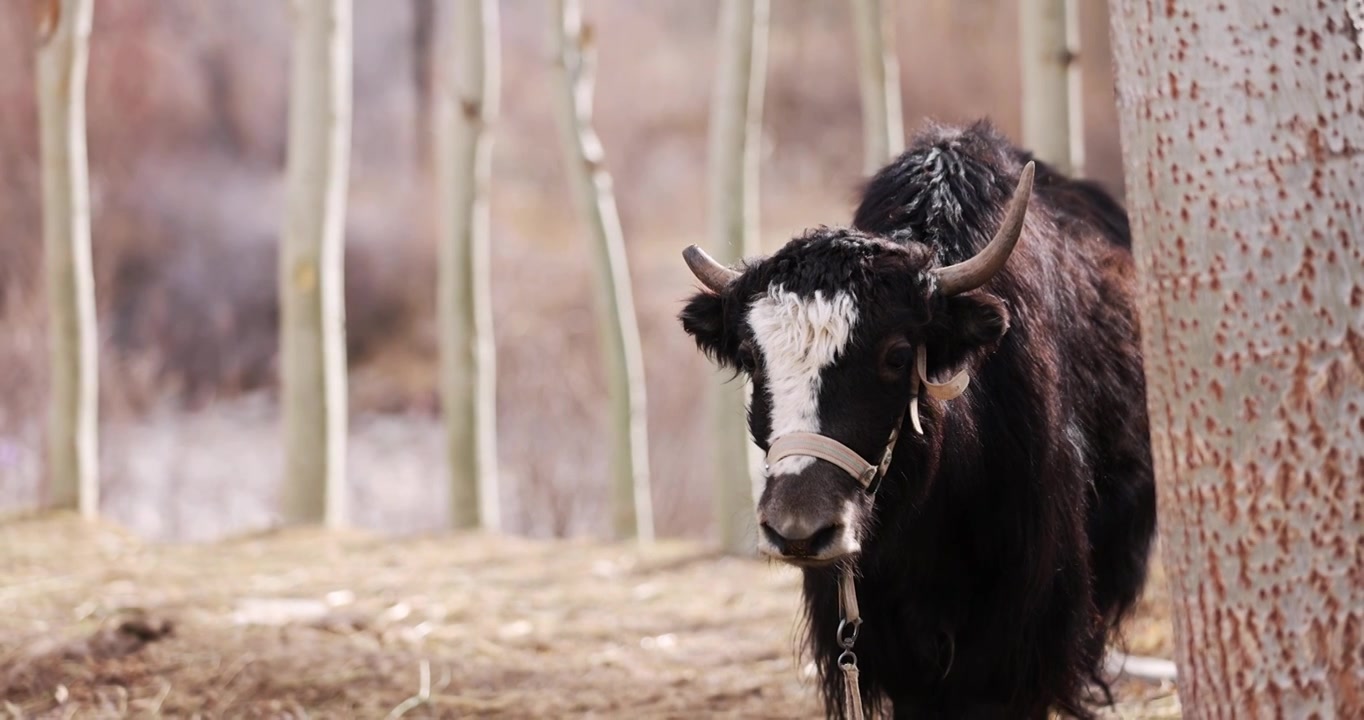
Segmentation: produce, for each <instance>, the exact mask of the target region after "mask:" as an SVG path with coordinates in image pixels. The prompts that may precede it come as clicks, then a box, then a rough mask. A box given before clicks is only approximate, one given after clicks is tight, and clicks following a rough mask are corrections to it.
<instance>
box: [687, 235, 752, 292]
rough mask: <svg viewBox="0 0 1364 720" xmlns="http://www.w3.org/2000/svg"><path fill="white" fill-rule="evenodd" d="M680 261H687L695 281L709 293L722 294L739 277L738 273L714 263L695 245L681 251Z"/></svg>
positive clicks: (713, 259) (713, 260)
mask: <svg viewBox="0 0 1364 720" xmlns="http://www.w3.org/2000/svg"><path fill="white" fill-rule="evenodd" d="M682 259H683V260H686V261H687V267H689V268H691V272H692V274H693V275H695V276H696V279H697V280H700V281H701V284H702V285H705V286H706V288H707V289H709V290H710V291H711V292H716V293H719V292H724V291H725V288H727V287H729V284H730V283H732V282H734V279H735V278H737V277H739V273H738V272H736V271H734V270H730V269H729V268H727V267H725V266H724V265H721V264H720V263H718V262H716V261H715V258H713V257H711V256H709V255H707V254H706V251H705V250H702V249H701V248H699V247H697V246H695V245H688V246H687V249H686V250H683V251H682Z"/></svg>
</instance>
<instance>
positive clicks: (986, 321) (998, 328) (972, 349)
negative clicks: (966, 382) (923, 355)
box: [928, 292, 1009, 371]
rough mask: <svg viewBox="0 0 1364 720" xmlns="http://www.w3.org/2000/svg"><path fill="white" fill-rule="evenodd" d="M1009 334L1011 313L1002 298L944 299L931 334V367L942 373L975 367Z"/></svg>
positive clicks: (973, 295)
mask: <svg viewBox="0 0 1364 720" xmlns="http://www.w3.org/2000/svg"><path fill="white" fill-rule="evenodd" d="M1008 331H1009V310H1008V308H1007V307H1006V306H1005V305H1004V301H1003V300H1001V299H1000V298H998V297H996V296H994V295H990V294H987V293H981V292H975V293H967V294H964V295H954V296H951V297H945V298H942V302H941V305H940V306H939V307H938V309H937V311H936V312H934V313H933V322H932V325H931V327H930V332H929V335H930V339H929V342H930V346H929V348H928V351H929V358H930V359H931V360H935V361H936V362H932V363H931V364H933V365H936V366H938V367H937V368H936V369H937V370H939V371H946V370H954V369H960V368H962V367H963V366H966V365H969V364H973V363H974V362H975V361H976V360H977V359H978V358H982V357H984V356H986V355H989V354H990V352H991V351H993V350H994V349H995V347H996V346H998V345H999V341H1000V340H1001V339H1002V338H1003V337H1004V334H1005V333H1007V332H1008Z"/></svg>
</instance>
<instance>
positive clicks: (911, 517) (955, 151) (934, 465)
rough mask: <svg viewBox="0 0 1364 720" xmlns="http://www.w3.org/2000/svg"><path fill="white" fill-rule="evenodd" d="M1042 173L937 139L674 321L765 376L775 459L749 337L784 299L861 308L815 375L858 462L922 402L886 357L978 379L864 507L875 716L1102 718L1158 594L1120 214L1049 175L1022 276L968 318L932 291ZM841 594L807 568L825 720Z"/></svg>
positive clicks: (829, 484) (828, 482)
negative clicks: (1132, 620)
mask: <svg viewBox="0 0 1364 720" xmlns="http://www.w3.org/2000/svg"><path fill="white" fill-rule="evenodd" d="M1030 159H1031V157H1030V156H1029V154H1028V153H1026V152H1023V151H1021V150H1018V149H1017V148H1015V147H1013V146H1012V145H1011V144H1010V143H1009V142H1007V141H1006V140H1005V139H1004V138H1003V137H1002V136H1000V135H999V134H998V133H997V132H996V131H995V130H993V129H992V128H991V127H990V126H989V125H987V124H984V123H979V124H976V125H973V126H970V127H968V128H964V129H950V128H936V127H935V128H931V129H929V130H927V131H925V132H923V133H921V134H920V135H919V136H918V137H917V138H916V139H915V140H914V142H913V143H912V144H911V147H910V149H909V150H908V151H907V152H905V153H904V154H903V155H902V156H900V158H898V159H897V160H895V161H894V162H892V163H891V164H890V165H888V166H887V167H886V168H885V169H883V170H882V171H881V172H880V173H878V174H877V175H876V176H875V177H873V178H872V179H871V180H870V182H869V183H868V185H867V186H866V188H865V190H864V193H863V198H862V201H861V204H860V206H859V207H858V208H857V211H856V214H855V217H854V223H853V228H836V229H830V228H819V229H816V230H813V231H810V232H808V233H807V234H806V235H804V236H802V237H799V238H796V239H795V240H792V241H791V242H790V243H789V244H787V245H786V247H784V248H783V249H781V250H780V251H778V252H777V253H775V254H773V255H772V256H770V257H768V258H764V259H760V260H756V261H753V262H751V263H750V265H749V266H748V267H747V268H746V269H745V272H744V274H743V275H742V276H741V277H740V278H739V279H738V280H737V281H736V282H735V283H734V284H733V285H732V286H731V287H730V288H729V290H728V291H727V292H725V293H724V294H722V295H715V294H711V293H706V292H702V293H699V294H697V295H696V296H695V297H693V298H692V299H691V301H690V302H689V303H688V305H687V307H686V309H685V310H684V311H683V312H682V315H681V320H682V323H683V325H684V327H685V328H686V330H687V332H689V333H690V334H692V335H693V336H694V338H695V339H696V341H697V344H698V345H699V347H701V348H702V349H703V350H704V351H705V352H706V353H707V354H708V355H710V356H711V357H712V358H714V359H715V360H716V361H718V362H720V363H722V364H725V365H727V366H730V367H734V368H737V369H740V370H743V371H745V372H748V373H750V374H751V375H752V378H753V382H754V387H755V390H754V400H753V403H752V407H751V409H750V425H751V430H752V432H753V435H754V437H755V439H756V440H757V441H758V442H759V444H760V445H765V441H766V439H767V435H768V428H769V424H768V423H769V418H768V413H769V412H770V400H769V398H768V397H767V394H766V391H765V387H766V386H765V380H764V377H763V368H762V359H761V358H760V357H754V356H753V352H752V349H751V338H750V335H751V331H750V330H749V329H748V328H747V326H746V323H745V320H744V317H745V312H746V308H747V307H748V304H749V303H750V302H751V301H752V299H753V298H754V297H757V296H758V295H760V294H762V293H765V292H767V290H768V288H769V287H770V286H773V285H781V286H782V287H783V288H785V289H786V290H788V291H791V292H797V293H800V294H803V295H804V294H813V293H815V292H816V291H820V292H823V293H825V295H826V297H827V295H828V294H829V293H831V292H832V291H834V290H838V289H841V290H843V291H847V292H851V293H853V294H854V296H855V297H856V298H857V307H858V309H859V317H858V321H857V325H856V328H857V329H856V333H855V338H854V341H853V344H852V347H850V348H849V349H848V350H847V351H846V352H844V353H843V354H842V355H841V356H840V357H839V358H838V359H837V360H836V361H835V363H834V365H833V366H831V367H829V368H827V369H826V370H825V371H824V374H823V375H822V376H821V377H822V385H821V391H820V408H821V416H820V421H821V428H822V429H823V431H824V432H825V433H826V434H829V435H831V436H833V437H835V438H836V439H838V440H840V441H842V442H844V443H845V444H847V445H849V446H850V447H852V448H853V449H855V450H857V451H858V452H860V453H862V454H863V456H864V457H868V458H874V457H877V456H878V455H879V453H880V448H881V446H882V445H883V444H884V442H885V438H886V436H887V434H888V432H889V430H890V425H891V424H893V422H894V420H895V418H896V417H898V416H899V413H900V411H901V410H902V408H903V405H904V403H905V401H906V400H907V398H908V392H909V384H908V383H909V380H908V375H909V373H908V371H907V370H904V369H902V368H899V367H898V366H893V367H890V368H889V369H888V368H887V365H886V363H887V362H889V361H888V360H886V352H887V351H886V348H887V347H888V346H892V345H894V344H896V343H899V344H900V345H903V344H904V343H906V342H908V343H911V344H915V345H917V344H920V343H923V344H925V345H926V346H927V347H928V348H929V351H930V356H929V357H930V365H931V366H932V368H933V370H934V372H936V373H938V374H940V375H945V374H947V373H950V372H952V371H955V370H956V369H960V368H963V367H965V368H968V369H969V371H970V374H971V376H972V382H971V387H970V389H969V390H968V391H967V393H966V395H964V396H962V397H961V398H959V399H957V400H953V401H951V402H948V403H939V402H936V401H926V402H925V403H924V407H923V415H924V426H925V427H924V430H925V434H924V435H923V436H918V435H916V434H914V433H913V431H912V430H911V429H910V428H909V427H905V428H904V429H903V431H902V438H903V440H902V441H901V442H900V444H899V446H898V447H897V449H896V453H895V457H894V461H893V464H892V465H891V468H890V471H889V472H888V473H887V477H886V479H885V481H884V482H883V483H882V485H881V489H880V491H879V494H878V495H876V496H875V497H874V498H872V497H871V496H866V495H865V494H864V495H863V496H861V499H859V500H855V502H858V503H860V507H861V509H862V513H861V515H862V516H861V517H860V518H859V524H860V537H861V544H862V552H861V554H860V556H858V557H857V559H856V562H857V568H858V571H859V574H860V579H859V581H858V597H859V599H860V604H861V608H862V614H863V616H864V617H865V618H866V623H867V624H866V626H865V627H864V628H863V633H862V637H861V639H860V640H859V641H858V643H857V648H856V649H857V653H858V656H859V658H860V661H861V662H860V665H861V671H862V691H863V695H864V702H865V703H866V704H867V706H868V707H869V708H871V709H872V711H873V712H877V711H885V710H893V712H894V715H895V716H896V717H915V718H967V717H999V718H1044V717H1046V714H1047V712H1048V710H1049V709H1054V710H1056V711H1059V712H1062V713H1066V714H1069V715H1072V716H1075V717H1081V718H1084V717H1089V716H1090V710H1089V708H1090V707H1091V706H1092V704H1093V703H1094V702H1097V701H1102V700H1103V699H1104V698H1105V697H1106V696H1107V688H1106V685H1105V684H1104V683H1103V681H1102V679H1101V678H1100V669H1101V664H1102V657H1103V654H1104V648H1105V645H1106V644H1107V643H1108V642H1109V641H1110V640H1112V639H1113V638H1114V635H1115V633H1116V629H1117V626H1118V624H1119V622H1120V621H1121V620H1122V618H1123V617H1124V616H1125V614H1126V613H1127V612H1128V611H1129V610H1130V609H1131V608H1132V606H1133V604H1134V603H1135V601H1136V599H1137V597H1138V594H1139V593H1140V591H1141V588H1142V585H1143V584H1144V582H1145V578H1146V564H1147V556H1148V551H1149V549H1150V543H1151V539H1152V535H1153V533H1154V529H1155V502H1156V500H1155V490H1154V484H1153V481H1152V475H1151V461H1150V451H1149V441H1148V437H1147V421H1146V403H1145V394H1144V393H1145V390H1144V378H1143V375H1142V366H1141V353H1140V345H1139V335H1138V328H1137V324H1136V318H1135V308H1134V307H1133V297H1132V293H1133V266H1132V259H1131V255H1130V252H1129V251H1128V247H1129V246H1130V239H1129V231H1128V225H1127V218H1126V216H1125V213H1124V212H1123V210H1122V208H1121V207H1120V206H1119V205H1118V203H1117V202H1115V201H1114V200H1113V199H1112V198H1111V197H1109V196H1108V195H1107V194H1106V193H1105V192H1104V191H1103V190H1102V189H1100V188H1099V187H1097V186H1095V185H1093V184H1090V183H1086V182H1079V181H1074V180H1070V179H1067V178H1065V177H1062V176H1061V175H1059V174H1058V173H1056V172H1055V171H1054V170H1053V169H1051V168H1050V167H1048V166H1046V165H1044V164H1042V163H1040V162H1039V163H1038V165H1037V174H1036V183H1035V186H1034V193H1033V199H1032V203H1031V205H1030V209H1029V211H1028V221H1027V224H1026V227H1025V230H1024V236H1023V238H1022V240H1021V241H1020V243H1019V245H1018V248H1017V249H1016V250H1015V252H1014V254H1013V256H1012V257H1011V258H1010V260H1009V263H1008V265H1007V266H1006V268H1005V269H1004V270H1003V271H1002V272H1001V273H1000V274H999V275H997V276H996V277H995V278H994V279H993V280H992V281H991V282H990V283H989V284H988V285H987V286H986V287H985V288H983V289H982V290H980V291H977V292H974V293H969V294H966V295H963V296H958V297H954V298H943V297H940V296H938V295H936V294H934V292H933V289H932V283H931V282H930V281H929V276H928V271H929V270H931V269H932V268H933V267H936V266H938V265H941V264H946V263H953V262H958V261H960V260H963V259H965V258H966V257H968V256H970V255H972V254H974V253H975V252H977V251H978V250H979V249H980V248H981V247H983V246H984V244H985V243H986V242H988V240H989V238H990V236H991V235H992V234H993V233H994V231H995V228H996V227H997V225H998V222H999V218H1000V216H1001V213H1002V208H1003V206H1004V204H1005V202H1006V201H1007V200H1008V197H1009V195H1010V193H1011V192H1012V190H1013V188H1014V186H1015V184H1016V182H1017V179H1018V173H1019V171H1020V170H1021V168H1022V165H1023V164H1024V163H1026V162H1027V161H1028V160H1030ZM906 424H907V423H906ZM769 485H770V483H769ZM818 487H819V488H820V490H819V493H820V494H821V496H822V497H826V498H828V499H829V501H830V502H833V501H834V500H837V501H839V502H842V501H844V500H847V499H849V498H854V497H857V493H860V492H861V489H860V488H859V487H858V486H857V485H856V484H855V483H854V482H852V481H851V479H850V478H847V477H846V476H840V475H838V474H837V473H830V474H828V475H827V477H826V478H825V479H824V480H823V481H822V484H820V485H819V486H818ZM769 491H770V488H769ZM811 501H812V502H823V501H824V500H822V499H819V498H815V499H812V500H811ZM837 573H838V569H837V568H836V567H815V568H807V569H806V570H805V583H804V586H805V588H804V595H805V601H806V610H807V621H808V626H809V640H808V643H809V647H810V648H811V650H812V651H813V654H814V657H815V659H816V661H817V664H818V666H819V668H820V672H821V673H822V677H823V683H822V685H823V694H824V698H825V702H826V705H827V709H828V712H829V714H830V715H832V716H841V715H842V699H843V698H842V694H843V688H842V684H841V683H842V678H841V675H840V674H839V671H838V670H837V668H836V666H835V662H834V659H835V658H836V656H837V655H838V653H839V648H837V647H836V646H835V643H834V637H835V627H836V625H837V622H838V617H839V612H838V601H837V594H836V586H837V583H836V577H837Z"/></svg>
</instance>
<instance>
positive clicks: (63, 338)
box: [35, 0, 99, 517]
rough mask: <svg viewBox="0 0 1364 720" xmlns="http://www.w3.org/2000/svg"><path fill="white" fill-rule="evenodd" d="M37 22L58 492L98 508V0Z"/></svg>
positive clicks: (59, 7)
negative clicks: (93, 31) (93, 138)
mask: <svg viewBox="0 0 1364 720" xmlns="http://www.w3.org/2000/svg"><path fill="white" fill-rule="evenodd" d="M35 8H36V10H37V13H36V18H35V19H36V20H37V31H38V62H37V67H38V69H37V88H38V118H39V126H40V135H41V139H40V145H41V148H40V152H41V165H42V187H43V244H44V247H45V261H46V273H47V295H48V312H49V318H48V333H49V340H50V343H51V353H52V356H51V360H50V362H51V367H52V394H51V398H50V404H49V407H48V438H47V441H48V470H49V471H50V472H51V473H52V474H51V486H50V490H49V493H50V500H51V503H52V504H53V505H54V506H56V507H60V508H78V509H79V510H80V513H81V515H83V516H85V517H94V516H95V514H96V513H97V512H98V510H99V474H98V462H99V437H98V429H97V421H98V400H99V354H98V353H99V350H98V345H97V342H96V334H95V276H94V271H93V268H92V267H91V258H90V176H89V168H88V166H87V164H86V156H85V74H86V67H87V65H88V59H89V41H90V26H91V22H92V20H93V17H94V2H93V0H43V2H40V3H37V4H36V5H35Z"/></svg>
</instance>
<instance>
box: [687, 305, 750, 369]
mask: <svg viewBox="0 0 1364 720" xmlns="http://www.w3.org/2000/svg"><path fill="white" fill-rule="evenodd" d="M728 304H729V303H728V301H727V298H726V297H725V296H724V295H719V294H716V293H712V292H699V293H697V294H695V295H693V296H692V298H691V300H688V301H687V305H686V307H684V308H682V312H681V313H680V314H679V315H678V316H677V317H678V319H679V320H681V321H682V329H683V330H686V331H687V334H688V335H691V336H692V339H693V340H695V341H696V346H697V347H698V348H700V349H701V352H704V353H705V354H706V357H709V358H710V359H711V360H713V361H715V362H716V363H718V364H719V365H721V366H723V367H728V368H737V367H738V363H739V360H738V355H739V337H738V332H736V328H734V327H733V326H732V323H730V322H729V321H728V318H727V317H726V316H727V312H726V306H727V305H728Z"/></svg>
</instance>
